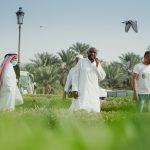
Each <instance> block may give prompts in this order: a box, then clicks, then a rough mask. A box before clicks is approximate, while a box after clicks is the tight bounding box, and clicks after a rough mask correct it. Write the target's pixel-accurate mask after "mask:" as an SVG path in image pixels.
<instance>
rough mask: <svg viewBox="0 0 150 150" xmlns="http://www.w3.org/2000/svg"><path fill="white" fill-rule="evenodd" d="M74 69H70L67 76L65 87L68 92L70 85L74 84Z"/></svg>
mask: <svg viewBox="0 0 150 150" xmlns="http://www.w3.org/2000/svg"><path fill="white" fill-rule="evenodd" d="M73 69H74V68H71V70H70V71H69V73H68V76H67V80H66V84H65V87H64V91H66V92H68V91H69V89H70V87H71V86H72V75H73V72H74V71H73Z"/></svg>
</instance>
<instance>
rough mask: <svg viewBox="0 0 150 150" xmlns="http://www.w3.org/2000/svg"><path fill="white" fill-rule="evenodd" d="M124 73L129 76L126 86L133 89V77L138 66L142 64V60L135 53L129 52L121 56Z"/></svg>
mask: <svg viewBox="0 0 150 150" xmlns="http://www.w3.org/2000/svg"><path fill="white" fill-rule="evenodd" d="M119 59H120V61H121V65H122V68H123V70H124V73H126V74H127V78H126V84H127V86H128V87H131V75H132V71H133V68H134V66H135V65H136V64H138V63H140V62H141V60H142V58H141V57H140V55H137V54H135V53H133V52H128V53H126V54H122V55H121V56H119Z"/></svg>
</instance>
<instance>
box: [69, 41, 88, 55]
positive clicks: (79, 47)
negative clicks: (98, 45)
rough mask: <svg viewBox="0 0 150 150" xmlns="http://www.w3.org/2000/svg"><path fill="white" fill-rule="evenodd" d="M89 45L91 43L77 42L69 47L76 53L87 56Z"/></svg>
mask: <svg viewBox="0 0 150 150" xmlns="http://www.w3.org/2000/svg"><path fill="white" fill-rule="evenodd" d="M89 47H90V46H89V44H85V43H79V42H77V43H76V44H73V45H72V46H70V47H69V49H70V50H73V51H74V52H75V53H79V54H82V55H83V56H84V57H85V56H86V55H87V49H88V48H89Z"/></svg>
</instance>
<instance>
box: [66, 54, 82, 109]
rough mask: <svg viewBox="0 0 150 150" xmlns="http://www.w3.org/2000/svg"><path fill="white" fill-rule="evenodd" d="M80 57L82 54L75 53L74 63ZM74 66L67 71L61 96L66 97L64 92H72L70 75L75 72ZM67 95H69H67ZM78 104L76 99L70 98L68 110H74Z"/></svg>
mask: <svg viewBox="0 0 150 150" xmlns="http://www.w3.org/2000/svg"><path fill="white" fill-rule="evenodd" d="M82 58H83V56H82V55H81V54H78V55H76V63H78V61H79V60H80V59H82ZM75 67H76V66H74V67H72V68H71V69H70V71H69V73H68V76H67V80H66V83H65V87H64V95H63V98H66V93H69V92H72V76H73V74H74V72H75ZM69 96H71V95H69ZM78 106H79V103H78V101H77V100H75V99H74V98H72V104H71V106H70V110H71V111H76V109H78Z"/></svg>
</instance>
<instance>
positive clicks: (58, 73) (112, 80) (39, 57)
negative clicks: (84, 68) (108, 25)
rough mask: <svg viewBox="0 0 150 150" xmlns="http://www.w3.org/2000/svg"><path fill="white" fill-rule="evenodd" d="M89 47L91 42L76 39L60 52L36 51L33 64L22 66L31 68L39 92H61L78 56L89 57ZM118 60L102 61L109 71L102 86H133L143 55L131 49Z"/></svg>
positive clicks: (113, 87)
mask: <svg viewBox="0 0 150 150" xmlns="http://www.w3.org/2000/svg"><path fill="white" fill-rule="evenodd" d="M89 47H90V45H89V44H85V43H79V42H77V43H75V44H73V45H72V46H70V47H69V48H68V49H67V50H64V49H62V50H61V51H60V52H58V53H57V55H53V54H50V53H48V52H43V53H37V54H35V58H34V59H30V63H28V64H25V65H23V66H22V68H21V70H26V71H29V72H30V73H32V74H33V75H34V80H35V82H36V83H37V85H38V91H37V92H38V93H43V94H50V93H60V92H62V90H63V87H64V85H65V81H66V77H67V74H68V72H69V70H70V68H71V67H72V66H74V60H75V55H76V54H77V53H80V54H82V55H83V56H84V57H86V55H87V49H88V48H89ZM119 60H120V61H118V62H117V61H113V62H109V63H108V62H105V61H104V60H103V61H102V66H103V68H104V70H105V72H106V79H105V80H103V81H102V82H100V85H101V86H102V87H103V88H109V89H130V88H131V83H130V82H131V74H132V70H133V67H134V65H135V64H137V63H139V62H141V60H142V57H141V56H139V55H137V54H135V53H133V52H128V53H126V54H122V55H121V56H119Z"/></svg>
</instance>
